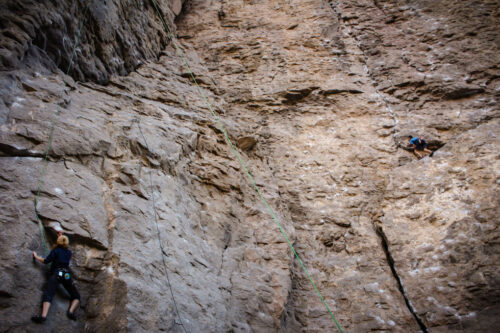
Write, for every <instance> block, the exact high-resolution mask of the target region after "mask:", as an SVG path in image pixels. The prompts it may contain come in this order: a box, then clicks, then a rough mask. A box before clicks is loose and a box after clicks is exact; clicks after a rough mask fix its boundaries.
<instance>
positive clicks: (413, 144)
mask: <svg viewBox="0 0 500 333" xmlns="http://www.w3.org/2000/svg"><path fill="white" fill-rule="evenodd" d="M408 141H409V147H410V148H413V152H414V153H415V155H417V157H418V158H422V157H423V156H424V155H423V154H422V152H424V151H425V152H426V153H429V156H432V154H433V153H434V152H433V151H432V150H430V149H427V142H425V140H424V138H419V137H412V136H411V135H409V136H408Z"/></svg>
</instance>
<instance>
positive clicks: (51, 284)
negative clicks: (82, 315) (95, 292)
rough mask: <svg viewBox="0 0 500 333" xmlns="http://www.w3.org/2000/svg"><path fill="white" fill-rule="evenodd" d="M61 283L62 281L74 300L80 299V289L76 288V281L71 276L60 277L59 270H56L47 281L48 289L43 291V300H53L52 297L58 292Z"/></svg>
mask: <svg viewBox="0 0 500 333" xmlns="http://www.w3.org/2000/svg"><path fill="white" fill-rule="evenodd" d="M59 283H62V285H63V287H64V289H66V290H67V291H68V293H69V295H70V297H71V300H72V301H73V300H75V299H77V300H80V294H79V293H78V290H76V286H75V283H74V282H73V279H72V278H71V276H70V278H69V279H64V278H58V270H56V271H55V272H53V273H52V274H51V275H50V278H49V281H48V283H47V289H45V292H44V293H43V298H42V301H43V302H49V303H50V302H52V298H53V297H54V295H55V293H56V290H57V286H58V285H59Z"/></svg>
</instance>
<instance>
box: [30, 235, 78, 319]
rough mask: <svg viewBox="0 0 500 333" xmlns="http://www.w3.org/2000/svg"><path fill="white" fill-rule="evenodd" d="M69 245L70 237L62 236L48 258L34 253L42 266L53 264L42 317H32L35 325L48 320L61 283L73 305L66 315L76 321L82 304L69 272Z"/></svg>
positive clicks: (44, 296)
mask: <svg viewBox="0 0 500 333" xmlns="http://www.w3.org/2000/svg"><path fill="white" fill-rule="evenodd" d="M68 245H69V240H68V237H66V236H62V235H61V236H58V237H57V241H56V245H55V246H54V248H53V249H52V251H50V253H49V255H48V256H47V258H45V259H43V258H42V257H40V256H38V255H37V254H36V252H33V257H34V258H35V259H36V260H38V261H39V262H41V263H42V264H49V263H52V266H51V268H50V277H49V281H48V284H47V289H46V290H45V292H44V293H43V298H42V302H43V303H42V315H40V316H33V317H31V320H33V321H34V322H35V323H43V322H44V321H45V319H47V314H48V312H49V308H50V303H51V302H52V298H53V297H54V294H55V293H56V289H57V286H58V285H59V283H62V285H63V286H64V288H65V289H66V290H67V291H68V293H69V295H70V296H71V305H70V307H69V309H68V312H67V313H66V315H67V316H68V318H69V319H71V320H76V316H75V310H76V307H77V306H78V304H80V294H79V293H78V290H76V287H75V283H74V282H73V279H72V278H71V273H70V271H69V261H70V259H71V251H70V250H69V249H68Z"/></svg>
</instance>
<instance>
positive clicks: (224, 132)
mask: <svg viewBox="0 0 500 333" xmlns="http://www.w3.org/2000/svg"><path fill="white" fill-rule="evenodd" d="M151 2H152V3H153V6H154V7H155V9H156V12H157V13H158V16H159V17H160V20H161V21H162V24H163V27H164V28H165V30H166V32H167V34H168V36H169V38H170V40H171V41H172V44H173V45H174V47H175V49H176V51H177V54H178V55H179V56H180V57H181V58H182V60H183V61H184V65H185V66H186V69H187V70H188V72H189V75H190V77H191V79H192V80H193V82H194V83H195V85H196V87H197V88H198V92H199V93H200V95H201V97H202V98H203V100H204V101H205V103H206V104H207V106H208V108H209V110H210V112H211V113H212V116H213V118H214V120H215V122H216V123H217V125H218V126H219V129H220V130H221V131H222V133H223V134H224V138H225V140H226V142H227V144H228V145H229V146H230V147H231V149H232V150H233V151H234V153H235V155H236V157H237V158H238V161H239V163H240V165H241V167H242V168H243V170H244V171H245V173H246V175H247V176H248V178H249V179H250V182H251V184H252V185H253V187H254V189H255V190H256V191H257V193H258V194H259V197H260V198H261V200H262V202H263V203H264V205H265V206H266V208H267V210H268V212H269V214H270V215H271V217H272V218H273V220H274V222H275V223H276V225H277V226H278V228H279V230H280V232H281V234H282V235H283V237H284V238H285V239H286V241H287V243H288V245H289V247H290V249H291V250H292V252H293V254H294V255H295V257H296V258H297V260H298V262H299V263H300V266H301V267H302V270H303V271H304V273H305V274H306V276H307V278H308V279H309V281H310V282H311V284H312V285H313V287H314V290H315V291H316V293H317V294H318V296H319V297H320V299H321V301H322V302H323V304H324V305H325V307H326V309H327V311H328V313H329V314H330V316H331V317H332V319H333V321H334V322H335V324H336V325H337V328H338V329H339V331H340V332H341V333H343V331H342V328H341V327H340V325H339V323H338V322H337V319H335V316H334V315H333V313H332V311H331V310H330V307H329V306H328V304H327V303H326V301H325V299H324V298H323V295H322V294H321V292H320V291H319V289H318V287H316V284H315V283H314V281H313V279H312V278H311V276H310V275H309V272H308V270H307V268H306V267H305V265H304V263H303V262H302V259H300V257H299V255H298V254H297V251H295V248H294V247H293V245H292V243H291V242H290V240H289V238H288V236H287V235H286V233H285V230H284V229H283V227H282V226H281V224H280V223H279V221H278V219H277V218H276V216H275V214H274V211H273V210H272V209H271V207H270V206H269V204H268V203H267V201H266V199H264V196H263V195H262V193H261V191H260V189H259V187H258V186H257V184H256V183H255V181H254V179H253V177H252V175H251V174H250V172H249V171H248V169H247V167H246V164H245V162H243V160H242V158H241V156H240V154H239V153H238V151H237V150H236V148H235V147H234V145H233V143H232V142H231V140H230V139H229V136H228V134H227V132H226V129H225V127H224V125H222V122H221V121H220V119H219V117H218V116H217V114H216V113H215V111H214V110H213V108H212V105H211V104H210V102H209V101H208V99H207V98H206V96H205V94H204V93H203V90H202V89H201V87H200V85H199V84H198V81H197V80H196V78H195V76H194V74H193V72H192V71H191V68H190V67H189V64H188V62H187V60H186V58H185V57H184V54H183V52H182V51H181V49H180V47H179V46H178V45H177V43H176V42H175V40H174V36H173V35H172V33H171V32H170V29H169V28H168V25H167V23H166V22H165V19H164V17H163V14H162V13H161V11H160V9H159V6H158V4H157V2H156V0H151Z"/></svg>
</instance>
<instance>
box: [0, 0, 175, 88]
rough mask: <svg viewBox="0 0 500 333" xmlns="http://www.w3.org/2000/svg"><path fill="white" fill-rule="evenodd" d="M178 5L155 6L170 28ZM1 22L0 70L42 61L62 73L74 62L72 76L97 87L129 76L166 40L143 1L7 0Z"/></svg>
mask: <svg viewBox="0 0 500 333" xmlns="http://www.w3.org/2000/svg"><path fill="white" fill-rule="evenodd" d="M182 3H183V0H173V1H162V2H159V7H160V8H161V9H162V12H163V13H164V16H165V19H166V21H167V22H169V23H170V25H171V26H173V25H172V21H173V19H174V18H175V16H176V15H178V14H179V13H180V11H181V9H182ZM0 22H2V25H1V32H0V66H1V67H3V68H6V69H15V68H18V67H20V66H28V67H32V66H33V65H34V63H37V62H39V61H40V60H43V61H44V65H45V66H49V67H53V66H57V67H58V68H60V69H61V70H62V71H64V72H65V73H66V72H67V70H68V68H69V64H70V61H71V59H73V60H74V63H73V64H72V65H71V68H70V69H71V70H70V75H71V76H72V77H73V78H75V79H78V80H92V81H97V82H100V83H106V82H107V81H108V80H109V76H110V75H112V74H120V75H125V74H128V73H130V72H131V71H133V70H134V69H136V68H137V67H138V66H140V65H141V64H142V62H143V61H144V60H145V59H151V58H154V57H156V56H157V55H158V54H159V53H160V51H161V50H162V49H163V48H164V47H165V45H166V44H167V42H168V37H167V33H166V32H165V30H164V29H163V26H162V24H161V21H160V20H159V19H158V18H157V17H156V11H155V9H154V7H153V6H152V2H151V1H147V0H140V1H132V0H107V1H98V0H79V1H49V0H44V1H33V0H23V1H17V0H6V1H2V3H1V4H0ZM76 41H78V46H77V48H76V49H75V52H74V54H73V48H74V45H75V42H76Z"/></svg>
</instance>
